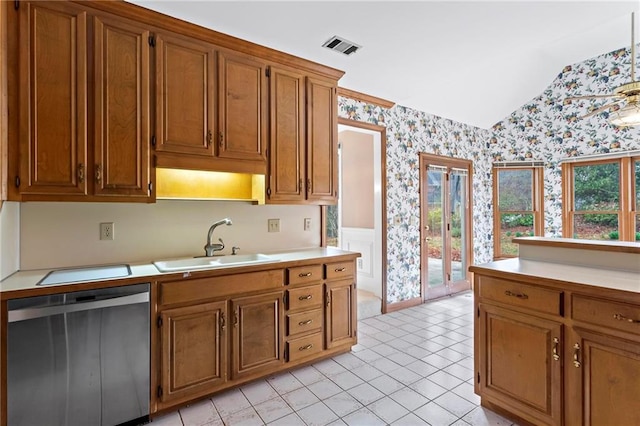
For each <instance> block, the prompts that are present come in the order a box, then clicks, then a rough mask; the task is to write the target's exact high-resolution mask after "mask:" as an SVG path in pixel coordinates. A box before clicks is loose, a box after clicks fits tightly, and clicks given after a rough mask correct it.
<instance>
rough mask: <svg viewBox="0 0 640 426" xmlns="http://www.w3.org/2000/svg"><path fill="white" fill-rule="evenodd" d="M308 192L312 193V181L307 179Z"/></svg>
mask: <svg viewBox="0 0 640 426" xmlns="http://www.w3.org/2000/svg"><path fill="white" fill-rule="evenodd" d="M307 192H308V193H309V194H310V193H311V179H307Z"/></svg>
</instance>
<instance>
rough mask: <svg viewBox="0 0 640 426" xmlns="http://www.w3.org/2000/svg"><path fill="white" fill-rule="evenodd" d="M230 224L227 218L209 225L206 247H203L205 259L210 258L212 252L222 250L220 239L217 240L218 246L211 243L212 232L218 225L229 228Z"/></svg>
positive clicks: (222, 244)
mask: <svg viewBox="0 0 640 426" xmlns="http://www.w3.org/2000/svg"><path fill="white" fill-rule="evenodd" d="M232 224H233V222H231V219H229V218H228V217H227V218H224V219H221V220H219V221H217V222H215V223H214V224H213V225H211V227H210V228H209V233H208V234H207V245H205V246H204V251H205V255H206V256H207V257H211V256H213V254H214V252H216V251H221V250H223V249H224V241H222V238H218V241H220V244H218V243H211V238H212V237H213V231H214V230H215V229H216V228H217V227H218V226H220V225H227V226H231V225H232Z"/></svg>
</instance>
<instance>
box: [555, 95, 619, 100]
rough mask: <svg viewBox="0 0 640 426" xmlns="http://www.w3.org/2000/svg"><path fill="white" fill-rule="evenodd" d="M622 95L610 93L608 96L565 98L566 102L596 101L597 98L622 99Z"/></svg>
mask: <svg viewBox="0 0 640 426" xmlns="http://www.w3.org/2000/svg"><path fill="white" fill-rule="evenodd" d="M622 97H624V95H621V94H620V93H611V94H608V95H584V96H569V97H567V98H565V100H568V101H576V100H578V99H598V98H622Z"/></svg>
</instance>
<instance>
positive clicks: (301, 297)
mask: <svg viewBox="0 0 640 426" xmlns="http://www.w3.org/2000/svg"><path fill="white" fill-rule="evenodd" d="M311 299H313V295H311V294H307V295H306V296H300V297H298V300H311Z"/></svg>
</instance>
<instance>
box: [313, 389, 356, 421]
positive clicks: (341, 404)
mask: <svg viewBox="0 0 640 426" xmlns="http://www.w3.org/2000/svg"><path fill="white" fill-rule="evenodd" d="M323 402H324V403H325V404H326V405H327V406H328V407H329V408H331V410H332V411H333V412H334V413H336V414H337V415H338V416H340V417H344V416H346V415H347V414H349V413H353V412H354V411H356V410H358V409H360V408H362V404H360V403H359V402H358V400H357V399H355V398H354V397H353V396H351V395H350V394H348V393H347V392H341V393H339V394H337V395H334V396H332V397H330V398H327V399H325V400H324V401H323Z"/></svg>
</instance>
